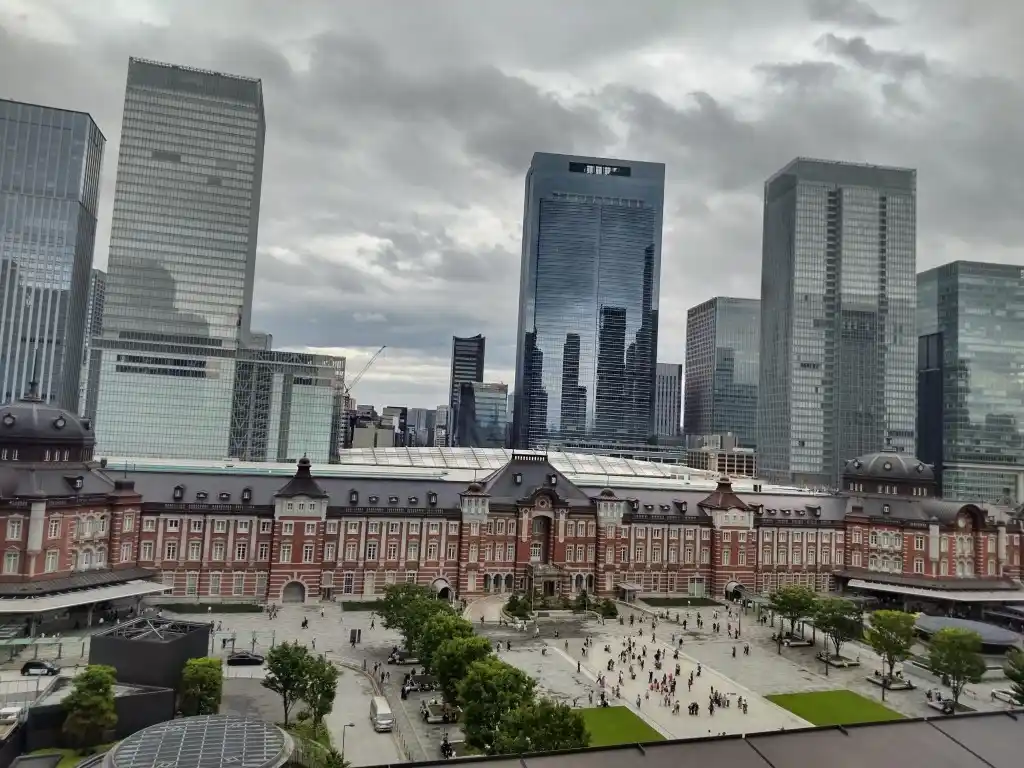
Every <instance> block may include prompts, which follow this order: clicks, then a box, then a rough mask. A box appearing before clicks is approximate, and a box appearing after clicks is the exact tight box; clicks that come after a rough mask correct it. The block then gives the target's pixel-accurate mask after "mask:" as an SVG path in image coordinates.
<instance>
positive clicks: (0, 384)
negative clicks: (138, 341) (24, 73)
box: [0, 99, 106, 413]
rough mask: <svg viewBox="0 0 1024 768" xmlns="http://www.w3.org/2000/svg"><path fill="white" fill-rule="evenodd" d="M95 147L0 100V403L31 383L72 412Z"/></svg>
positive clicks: (96, 177) (89, 123)
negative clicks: (36, 384)
mask: <svg viewBox="0 0 1024 768" xmlns="http://www.w3.org/2000/svg"><path fill="white" fill-rule="evenodd" d="M105 144H106V139H105V138H104V137H103V134H102V133H100V129H99V128H97V127H96V123H94V122H93V120H92V118H91V117H89V115H86V114H84V113H82V112H69V111H68V110H64V109H54V108H52V107H38V106H35V105H32V104H21V103H19V102H15V101H5V100H2V99H0V402H10V401H12V400H17V399H19V398H21V397H22V396H24V395H25V394H27V393H28V391H29V388H30V385H31V383H32V382H33V381H36V382H37V383H38V385H39V388H38V394H39V395H40V396H41V397H42V398H43V399H44V400H45V401H46V402H49V403H56V404H58V405H60V406H61V407H62V408H66V409H67V410H69V411H72V412H75V413H77V412H78V410H79V402H78V395H79V377H80V375H81V369H82V350H83V345H84V343H85V333H86V323H87V317H86V302H87V300H88V293H89V274H90V270H91V269H92V260H93V248H94V246H95V242H96V213H97V209H98V204H99V186H100V166H101V165H102V162H103V147H104V145H105Z"/></svg>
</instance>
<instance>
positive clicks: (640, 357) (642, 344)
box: [513, 152, 665, 448]
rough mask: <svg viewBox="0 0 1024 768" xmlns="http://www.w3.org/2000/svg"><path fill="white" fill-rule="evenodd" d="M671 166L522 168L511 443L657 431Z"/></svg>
mask: <svg viewBox="0 0 1024 768" xmlns="http://www.w3.org/2000/svg"><path fill="white" fill-rule="evenodd" d="M664 197H665V166H664V165H662V164H661V163H640V162H631V161H625V160H606V159H601V158H593V157H572V156H567V155H552V154H546V153H541V152H538V153H536V154H535V155H534V156H533V162H532V163H531V165H530V170H529V171H528V172H527V174H526V202H525V211H524V214H523V254H522V267H521V276H520V284H519V332H518V341H517V351H516V391H515V405H514V414H513V441H514V444H515V446H516V447H520V448H535V447H545V446H558V445H566V444H574V445H580V446H585V445H587V444H598V443H600V444H603V445H615V444H625V443H630V444H635V443H644V442H646V441H647V439H648V438H649V437H651V436H652V435H653V434H655V424H654V405H655V368H656V362H657V359H656V358H657V347H658V282H659V273H660V270H661V223H662V209H663V207H664Z"/></svg>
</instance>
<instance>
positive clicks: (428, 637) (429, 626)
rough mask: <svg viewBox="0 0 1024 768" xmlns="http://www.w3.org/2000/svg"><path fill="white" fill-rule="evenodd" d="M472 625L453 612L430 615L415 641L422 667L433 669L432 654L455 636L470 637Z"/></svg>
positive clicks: (434, 670) (433, 670)
mask: <svg viewBox="0 0 1024 768" xmlns="http://www.w3.org/2000/svg"><path fill="white" fill-rule="evenodd" d="M472 636H473V625H472V624H470V623H469V622H468V621H466V620H465V619H464V618H462V617H461V616H457V615H456V614H454V613H440V614H437V615H435V616H431V617H430V618H429V619H428V620H427V622H426V623H425V624H424V625H423V628H422V629H421V630H420V635H419V639H418V640H417V641H416V656H417V657H418V658H419V660H420V663H421V664H423V666H424V667H426V668H427V669H429V670H431V671H432V672H436V671H437V670H436V669H434V655H435V654H436V653H437V649H438V648H440V647H441V646H442V645H444V643H445V642H447V641H448V640H452V639H454V638H457V637H472Z"/></svg>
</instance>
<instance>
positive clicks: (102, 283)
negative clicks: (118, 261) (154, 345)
mask: <svg viewBox="0 0 1024 768" xmlns="http://www.w3.org/2000/svg"><path fill="white" fill-rule="evenodd" d="M106 291H107V273H106V272H103V271H101V270H99V269H94V270H93V271H92V276H91V277H90V278H89V298H88V300H87V301H86V304H85V341H84V343H83V348H82V375H81V379H80V381H79V385H78V406H79V411H80V412H81V414H82V415H83V416H86V417H88V418H90V419H92V418H95V417H96V390H97V387H98V385H99V381H98V379H99V374H100V371H99V366H96V367H95V368H94V369H91V368H90V366H89V358H90V355H91V352H92V340H93V339H94V338H96V337H97V336H99V335H100V333H102V331H103V304H104V301H105V298H106ZM90 374H94V376H95V378H93V379H90Z"/></svg>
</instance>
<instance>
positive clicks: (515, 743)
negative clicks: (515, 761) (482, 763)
mask: <svg viewBox="0 0 1024 768" xmlns="http://www.w3.org/2000/svg"><path fill="white" fill-rule="evenodd" d="M589 744H590V733H589V732H588V731H587V725H586V723H584V722H583V715H581V714H580V713H579V712H578V711H577V710H575V709H573V708H572V707H568V706H566V705H565V704H558V703H556V702H553V701H550V700H548V699H542V700H540V701H536V702H532V703H529V704H525V705H523V706H521V707H519V708H518V709H516V710H515V711H513V712H510V713H509V714H508V715H507V716H506V717H504V718H503V719H502V721H501V724H500V725H499V726H498V730H497V733H496V734H495V736H494V741H493V743H492V744H491V750H490V752H491V754H493V755H509V754H515V755H521V754H524V753H526V752H553V751H555V750H558V749H579V748H581V747H586V746H588V745H589Z"/></svg>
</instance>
